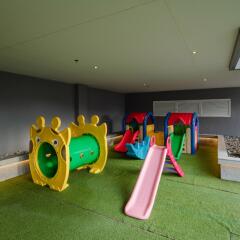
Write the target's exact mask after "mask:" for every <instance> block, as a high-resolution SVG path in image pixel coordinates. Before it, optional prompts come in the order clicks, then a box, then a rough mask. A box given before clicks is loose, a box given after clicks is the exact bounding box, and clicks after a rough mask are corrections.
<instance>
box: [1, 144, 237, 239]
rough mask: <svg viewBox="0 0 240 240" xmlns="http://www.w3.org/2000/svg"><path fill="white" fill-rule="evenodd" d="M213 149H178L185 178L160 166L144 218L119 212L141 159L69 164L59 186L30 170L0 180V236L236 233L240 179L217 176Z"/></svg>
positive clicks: (114, 158) (186, 236)
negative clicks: (79, 167)
mask: <svg viewBox="0 0 240 240" xmlns="http://www.w3.org/2000/svg"><path fill="white" fill-rule="evenodd" d="M216 151H217V149H216V146H210V145H201V146H200V149H199V152H198V154H197V155H196V156H190V155H183V156H182V159H181V160H180V164H181V166H182V168H183V170H184V171H185V177H184V178H180V177H178V176H176V175H174V174H167V173H164V174H163V176H162V179H161V182H160V187H159V189H158V194H157V197H156V201H155V205H154V208H153V211H152V214H151V217H150V218H149V220H146V221H142V220H136V219H133V218H130V217H127V216H125V215H124V214H123V208H124V206H125V204H126V202H127V200H128V198H129V196H130V194H131V191H132V189H133V187H134V184H135V182H136V179H137V176H138V174H139V171H140V169H141V165H142V163H143V162H142V161H141V160H130V159H121V157H120V155H118V154H115V153H112V152H110V158H109V160H108V163H107V166H106V168H105V170H104V172H103V173H102V174H100V175H92V174H89V173H88V172H87V171H86V170H83V171H80V172H78V171H74V172H72V173H71V174H70V179H69V184H70V186H69V188H68V189H66V190H65V191H63V192H61V193H59V192H55V191H51V190H50V189H48V188H47V187H40V186H37V185H35V184H33V183H32V181H31V178H30V176H22V177H18V178H15V179H12V180H9V181H6V182H3V183H0V239H1V240H2V239H3V240H5V239H6V240H8V239H9V240H10V239H18V240H20V239H24V240H28V239H31V240H37V239H41V240H43V239H44V240H48V239H49V240H50V239H51V240H54V239H60V240H62V239H64V240H65V239H66V240H72V239H150V240H151V239H191V240H193V239H194V240H197V239H201V240H206V239H211V240H214V239H218V240H221V239H229V240H230V239H231V240H237V239H240V183H235V182H229V181H223V180H220V179H219V169H218V165H217V152H216Z"/></svg>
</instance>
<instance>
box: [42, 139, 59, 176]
mask: <svg viewBox="0 0 240 240" xmlns="http://www.w3.org/2000/svg"><path fill="white" fill-rule="evenodd" d="M38 165H39V168H40V170H41V172H42V174H43V175H44V176H45V177H48V178H52V177H54V176H55V174H56V172H57V169H58V157H57V153H56V151H55V149H54V147H53V146H52V145H51V144H50V143H47V142H44V143H42V144H41V146H40V147H39V151H38Z"/></svg>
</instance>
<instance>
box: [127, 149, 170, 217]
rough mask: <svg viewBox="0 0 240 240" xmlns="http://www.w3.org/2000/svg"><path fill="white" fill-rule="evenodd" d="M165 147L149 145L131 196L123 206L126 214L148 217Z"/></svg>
mask: <svg viewBox="0 0 240 240" xmlns="http://www.w3.org/2000/svg"><path fill="white" fill-rule="evenodd" d="M166 155H167V148H165V147H160V146H157V145H153V146H152V147H150V149H149V151H148V154H147V157H146V159H145V161H144V164H143V167H142V170H141V172H140V175H139V177H138V180H137V183H136V185H135V187H134V190H133V192H132V195H131V198H130V200H129V201H128V203H127V205H126V207H125V213H126V215H128V216H131V217H134V218H138V219H148V218H149V216H150V214H151V211H152V208H153V204H154V200H155V197H156V194H157V189H158V185H159V182H160V179H161V175H162V171H163V167H164V163H165V160H166Z"/></svg>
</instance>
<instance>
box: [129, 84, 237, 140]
mask: <svg viewBox="0 0 240 240" xmlns="http://www.w3.org/2000/svg"><path fill="white" fill-rule="evenodd" d="M217 98H230V99H231V100H232V106H231V107H232V117H231V118H222V117H218V118H210V117H208V118H204V117H202V118H200V133H210V134H224V135H232V136H240V88H221V89H206V90H186V91H169V92H153V93H134V94H127V95H126V100H125V102H126V105H125V106H126V112H127V113H129V112H132V111H153V101H157V100H159V101H164V100H192V99H217ZM157 120H158V121H157V124H158V126H157V128H158V129H159V130H162V129H163V118H158V119H157Z"/></svg>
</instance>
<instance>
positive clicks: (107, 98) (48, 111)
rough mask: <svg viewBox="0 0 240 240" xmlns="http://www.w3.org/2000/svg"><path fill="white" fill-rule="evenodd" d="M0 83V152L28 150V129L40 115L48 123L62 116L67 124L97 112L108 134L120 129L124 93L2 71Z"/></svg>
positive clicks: (65, 124)
mask: <svg viewBox="0 0 240 240" xmlns="http://www.w3.org/2000/svg"><path fill="white" fill-rule="evenodd" d="M0 83H1V85H0V86H1V88H0V132H1V138H0V155H5V154H6V153H8V154H13V153H15V152H17V151H26V150H28V142H29V129H30V126H31V125H32V124H33V123H35V120H36V117H37V116H39V115H43V116H45V118H46V121H47V124H49V123H50V121H51V118H52V117H53V116H59V117H60V118H61V120H62V127H66V126H68V124H69V123H70V122H72V121H74V120H75V115H76V114H77V113H80V114H84V115H85V116H86V118H87V120H90V116H92V115H93V114H98V115H99V116H100V120H101V122H103V121H106V122H107V123H108V128H109V133H110V132H113V131H119V130H121V120H122V118H123V115H124V113H125V101H124V100H125V96H124V94H119V93H114V92H109V91H105V90H99V89H94V88H90V87H87V86H83V85H71V84H64V83H59V82H56V81H48V80H43V79H37V78H31V77H27V76H22V75H17V74H12V73H6V72H0ZM76 93H77V95H78V96H76V95H75V94H76Z"/></svg>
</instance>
